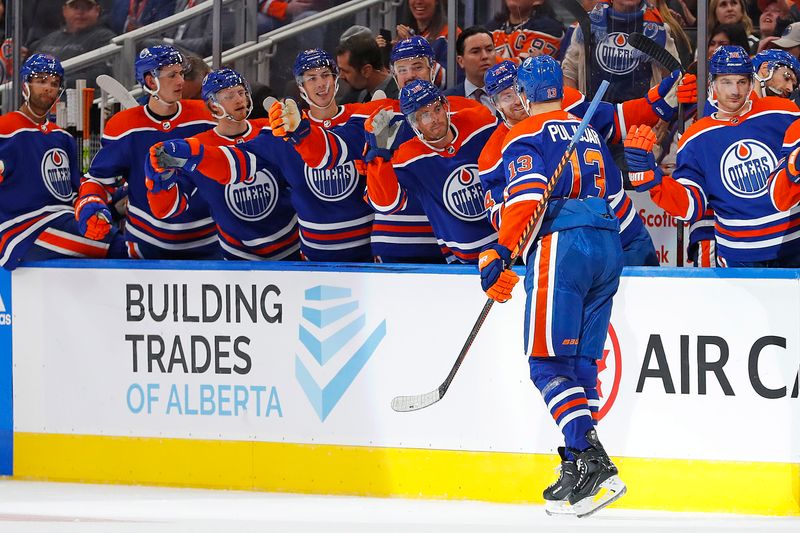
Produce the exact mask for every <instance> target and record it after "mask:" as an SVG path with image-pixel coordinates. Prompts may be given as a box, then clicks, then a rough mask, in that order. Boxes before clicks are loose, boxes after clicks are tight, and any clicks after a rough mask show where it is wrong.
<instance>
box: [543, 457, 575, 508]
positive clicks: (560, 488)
mask: <svg viewBox="0 0 800 533" xmlns="http://www.w3.org/2000/svg"><path fill="white" fill-rule="evenodd" d="M558 455H560V456H561V466H560V467H559V474H558V479H557V480H556V481H555V483H553V484H552V485H550V486H549V487H547V488H546V489H544V493H543V496H544V512H545V513H547V514H548V515H550V516H552V515H574V514H575V511H574V510H573V509H572V505H570V503H569V495H570V494H571V493H572V488H573V487H574V486H575V483H576V482H577V481H578V467H577V466H576V465H575V461H569V460H567V458H566V448H564V447H559V448H558Z"/></svg>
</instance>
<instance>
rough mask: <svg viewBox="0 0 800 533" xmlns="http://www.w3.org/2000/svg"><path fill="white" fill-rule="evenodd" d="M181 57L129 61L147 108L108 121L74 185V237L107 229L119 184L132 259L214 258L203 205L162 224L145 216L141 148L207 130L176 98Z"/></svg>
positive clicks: (170, 52)
mask: <svg viewBox="0 0 800 533" xmlns="http://www.w3.org/2000/svg"><path fill="white" fill-rule="evenodd" d="M184 63H185V61H184V57H183V55H182V54H181V53H180V52H178V51H177V50H176V49H174V48H172V47H171V46H162V45H158V46H151V47H150V48H145V49H144V50H142V51H141V53H140V54H139V56H138V57H137V59H136V64H135V68H136V80H137V81H138V82H139V83H140V84H141V85H142V87H143V88H144V90H145V91H146V92H147V94H149V100H148V102H147V105H144V106H139V107H134V108H131V109H126V110H124V111H121V112H119V113H117V114H116V115H114V116H113V117H111V120H109V121H108V124H106V129H105V132H104V133H103V139H102V146H101V148H100V151H99V152H98V153H97V155H96V156H95V158H94V160H93V161H92V164H91V167H90V168H89V172H88V173H87V174H86V176H85V177H84V180H83V183H82V184H81V188H80V193H79V195H80V198H79V200H78V203H77V206H76V209H75V216H76V217H77V219H78V222H79V224H80V228H81V232H82V233H83V234H84V235H86V236H87V237H89V238H92V239H102V238H103V236H104V235H105V234H106V233H107V232H108V231H109V228H110V224H109V222H108V220H109V219H110V217H109V216H108V204H109V201H110V199H111V192H112V191H113V190H114V188H115V187H117V186H118V185H119V183H118V176H122V179H123V180H125V181H127V183H128V191H129V200H128V214H127V223H126V226H125V233H126V239H127V249H128V256H129V257H130V258H132V259H219V258H220V257H221V255H220V249H219V244H218V243H217V232H216V225H215V224H214V220H213V219H212V218H211V215H210V213H209V210H208V205H207V204H206V203H205V201H203V200H202V199H199V198H198V199H196V200H193V201H192V204H191V206H189V208H188V209H186V211H184V212H183V213H181V214H180V215H177V216H175V217H173V218H169V219H167V220H159V219H158V218H157V217H156V216H154V215H153V212H152V211H151V210H150V206H149V204H148V201H147V188H146V186H145V176H144V168H145V161H146V160H147V157H148V149H149V148H150V147H151V146H152V145H153V144H155V143H157V142H159V141H163V140H166V139H170V138H173V137H190V136H192V135H195V134H198V133H200V132H201V131H205V130H207V129H209V128H211V127H212V126H213V125H214V122H213V121H212V120H211V116H210V114H209V112H208V109H206V107H205V104H204V103H203V102H201V101H199V100H181V90H182V88H183V72H184Z"/></svg>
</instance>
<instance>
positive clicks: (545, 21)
mask: <svg viewBox="0 0 800 533" xmlns="http://www.w3.org/2000/svg"><path fill="white" fill-rule="evenodd" d="M486 29H488V30H489V31H490V32H491V33H492V37H493V39H494V45H495V49H496V50H497V56H498V57H499V58H501V59H511V60H515V61H518V60H522V59H525V58H526V57H528V56H538V55H541V54H547V55H550V56H553V57H557V56H558V52H559V48H560V47H561V39H562V38H563V37H564V26H563V25H562V24H561V23H560V22H559V21H558V20H556V15H555V12H554V11H553V8H552V7H550V4H548V3H547V1H546V0H545V1H543V0H505V1H504V2H503V8H502V9H501V10H500V12H499V13H497V14H496V15H495V16H494V20H492V21H491V22H489V24H487V25H486Z"/></svg>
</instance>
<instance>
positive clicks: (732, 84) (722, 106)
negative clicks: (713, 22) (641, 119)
mask: <svg viewBox="0 0 800 533" xmlns="http://www.w3.org/2000/svg"><path fill="white" fill-rule="evenodd" d="M709 74H710V75H711V83H710V89H711V90H710V95H711V99H713V100H715V101H716V107H717V109H718V111H717V112H716V113H713V114H712V115H710V116H708V117H704V118H702V119H700V120H699V121H697V122H695V123H694V124H692V126H691V127H690V128H688V129H687V130H686V133H685V134H684V135H683V137H682V138H681V140H680V143H679V149H678V154H677V160H676V166H675V170H674V171H673V174H672V176H668V175H665V174H664V173H663V172H662V171H661V170H660V169H659V168H658V167H657V166H656V164H655V160H654V157H653V153H652V147H653V144H654V142H655V135H654V134H653V132H652V131H651V130H650V129H649V128H648V127H646V126H644V127H639V128H638V129H637V130H636V131H632V132H631V133H630V134H629V135H628V138H627V139H626V141H625V159H626V160H627V162H628V166H629V169H630V173H629V177H630V180H631V184H633V185H634V187H635V188H636V189H637V190H649V191H650V196H651V197H652V198H653V201H655V202H656V204H658V205H659V206H661V207H662V208H663V209H664V210H665V211H667V212H668V213H670V214H671V215H673V216H675V217H677V218H680V219H682V220H688V221H690V222H695V221H697V220H700V219H701V218H702V216H703V214H704V213H706V212H707V208H709V207H710V208H711V209H713V211H714V237H715V240H716V245H717V260H718V262H719V263H720V264H721V265H722V266H728V267H734V266H749V267H789V268H791V267H797V266H800V225H798V224H797V222H796V221H797V219H798V218H800V213H794V212H789V213H787V212H781V211H778V210H777V209H776V208H775V206H774V205H772V202H771V201H770V195H769V192H768V187H767V180H768V177H769V175H770V173H772V172H773V171H774V170H775V168H776V167H777V166H778V154H780V153H781V147H782V145H783V138H784V134H785V132H786V130H787V129H788V128H789V126H790V125H791V123H792V122H793V121H794V120H796V119H797V118H798V116H800V112H799V111H798V108H797V106H796V105H795V104H794V103H792V102H791V101H789V100H787V99H785V98H777V97H774V96H766V97H764V98H757V99H752V98H751V92H752V90H753V64H752V62H751V60H750V57H749V56H748V55H747V53H746V52H745V51H744V50H743V49H742V48H740V47H737V46H722V47H720V48H719V49H717V51H716V52H715V53H714V55H713V56H712V57H711V61H710V64H709Z"/></svg>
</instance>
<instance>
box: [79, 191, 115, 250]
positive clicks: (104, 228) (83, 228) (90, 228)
mask: <svg viewBox="0 0 800 533" xmlns="http://www.w3.org/2000/svg"><path fill="white" fill-rule="evenodd" d="M75 219H76V220H77V221H78V229H79V230H80V232H81V234H82V235H83V236H84V237H88V238H90V239H92V240H95V241H101V240H103V238H105V236H106V235H108V232H109V231H111V211H109V210H108V207H107V206H106V203H105V202H104V201H103V199H102V198H100V197H99V196H98V195H96V194H90V195H88V196H83V197H81V198H79V199H78V201H77V202H76V203H75Z"/></svg>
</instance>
